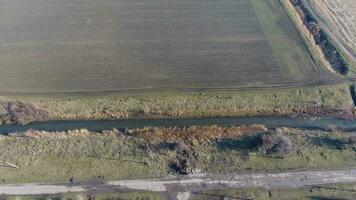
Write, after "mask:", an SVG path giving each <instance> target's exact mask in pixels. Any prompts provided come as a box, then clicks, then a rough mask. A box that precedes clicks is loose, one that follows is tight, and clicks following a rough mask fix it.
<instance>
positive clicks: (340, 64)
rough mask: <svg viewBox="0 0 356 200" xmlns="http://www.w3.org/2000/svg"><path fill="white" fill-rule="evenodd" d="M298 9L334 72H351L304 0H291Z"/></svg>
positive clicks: (343, 73) (344, 73)
mask: <svg viewBox="0 0 356 200" xmlns="http://www.w3.org/2000/svg"><path fill="white" fill-rule="evenodd" d="M290 2H291V4H292V5H293V6H294V8H295V10H296V11H297V13H298V15H299V17H300V18H301V21H302V22H303V24H304V25H305V26H306V28H307V30H308V31H309V32H310V34H311V35H312V37H313V40H314V42H315V44H316V45H317V46H318V47H319V48H320V49H321V51H322V53H323V56H324V58H325V59H326V60H327V62H328V63H329V65H330V67H331V69H332V70H333V71H334V72H337V73H340V74H342V75H346V74H347V73H348V72H349V66H348V64H347V63H346V61H345V60H344V58H343V57H342V55H341V54H340V53H339V52H338V51H337V48H336V47H335V45H334V44H333V43H332V40H330V39H329V37H328V36H327V34H326V33H325V31H324V30H323V29H322V28H321V26H320V24H319V22H318V21H317V20H316V19H315V18H314V16H313V15H312V14H311V12H310V10H309V9H308V8H307V7H306V6H305V4H304V3H303V1H302V0H290Z"/></svg>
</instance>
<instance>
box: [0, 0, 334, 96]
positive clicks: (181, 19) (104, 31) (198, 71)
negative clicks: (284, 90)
mask: <svg viewBox="0 0 356 200" xmlns="http://www.w3.org/2000/svg"><path fill="white" fill-rule="evenodd" d="M0 2H1V5H2V6H1V7H0V13H1V14H0V26H1V27H2V28H1V30H0V92H1V93H56V92H82V91H85V92H98V91H128V90H130V91H131V90H147V89H151V90H152V89H155V90H157V89H158V90H161V89H169V90H183V91H185V90H188V91H190V90H192V89H193V90H194V89H241V88H244V89H254V88H266V87H269V88H270V87H296V86H310V85H316V84H322V83H325V82H328V81H331V82H332V81H334V80H335V79H338V78H339V77H338V76H337V75H333V74H332V73H331V72H329V71H328V70H327V69H326V68H325V67H323V66H320V65H319V64H316V63H315V62H314V61H313V58H312V56H311V55H310V53H309V52H308V49H307V47H306V46H305V45H304V40H303V39H302V37H301V36H300V35H299V34H298V33H297V31H296V30H295V28H294V26H293V23H292V22H291V21H290V20H289V18H288V16H287V14H286V12H285V11H284V10H283V8H282V6H281V5H280V4H279V2H278V1H277V0H237V1H236V0H223V1H213V0H208V1H203V0H198V1H189V0H182V1H174V0H168V1H166V0H150V1H139V0H134V1H124V0H119V1H111V0H89V1H88V0H74V1H70V0H63V1H61V2H59V1H55V0H31V1H23V0H0Z"/></svg>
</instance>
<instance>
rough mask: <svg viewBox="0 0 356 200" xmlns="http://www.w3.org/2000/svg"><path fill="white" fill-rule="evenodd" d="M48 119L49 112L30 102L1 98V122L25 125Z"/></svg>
mask: <svg viewBox="0 0 356 200" xmlns="http://www.w3.org/2000/svg"><path fill="white" fill-rule="evenodd" d="M45 120H48V112H47V111H45V110H43V109H40V108H38V107H37V106H35V105H33V104H30V103H22V102H12V101H6V100H4V99H1V100H0V124H21V125H25V124H28V123H31V122H35V121H45Z"/></svg>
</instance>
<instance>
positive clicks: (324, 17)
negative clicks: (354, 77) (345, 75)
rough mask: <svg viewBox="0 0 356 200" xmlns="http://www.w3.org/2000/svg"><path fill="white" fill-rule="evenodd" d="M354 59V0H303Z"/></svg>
mask: <svg viewBox="0 0 356 200" xmlns="http://www.w3.org/2000/svg"><path fill="white" fill-rule="evenodd" d="M304 1H305V2H307V3H308V5H309V8H310V9H311V11H312V12H313V13H314V14H315V15H316V16H317V17H318V18H319V21H321V22H323V23H324V25H325V26H326V27H327V30H328V32H330V33H331V34H333V35H334V37H336V38H337V39H338V40H339V41H340V42H341V45H342V46H343V48H344V49H345V50H347V51H348V52H346V53H348V54H349V55H350V56H351V57H352V59H353V60H354V61H356V1H354V0H304Z"/></svg>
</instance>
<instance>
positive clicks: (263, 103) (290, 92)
mask: <svg viewBox="0 0 356 200" xmlns="http://www.w3.org/2000/svg"><path fill="white" fill-rule="evenodd" d="M8 101H11V102H23V103H25V104H29V105H35V106H36V107H38V108H41V109H43V110H46V111H47V112H48V119H50V120H78V119H82V120H89V119H123V118H168V117H180V118H188V117H217V116H218V117H224V116H231V117H233V116H257V115H288V114H289V115H295V114H300V113H301V114H303V113H305V114H308V115H314V114H316V113H317V114H318V116H319V114H323V115H324V116H331V117H340V118H354V114H353V113H354V105H353V102H352V98H351V96H350V90H349V85H348V84H339V85H330V86H319V87H312V88H301V89H297V88H295V89H284V90H268V91H258V92H242V91H240V92H237V91H230V92H226V91H221V92H218V91H217V92H207V93H190V94H188V93H169V94H167V93H166V94H165V93H158V94H156V93H153V94H147V95H134V94H132V95H123V94H119V93H110V94H105V95H73V96H71V95H66V96H59V95H58V96H55V95H53V96H50V95H47V96H46V95H45V96H30V95H27V96H12V97H11V96H9V97H8ZM326 111H327V112H326ZM336 113H338V114H337V116H335V114H336ZM345 114H346V115H345Z"/></svg>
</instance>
